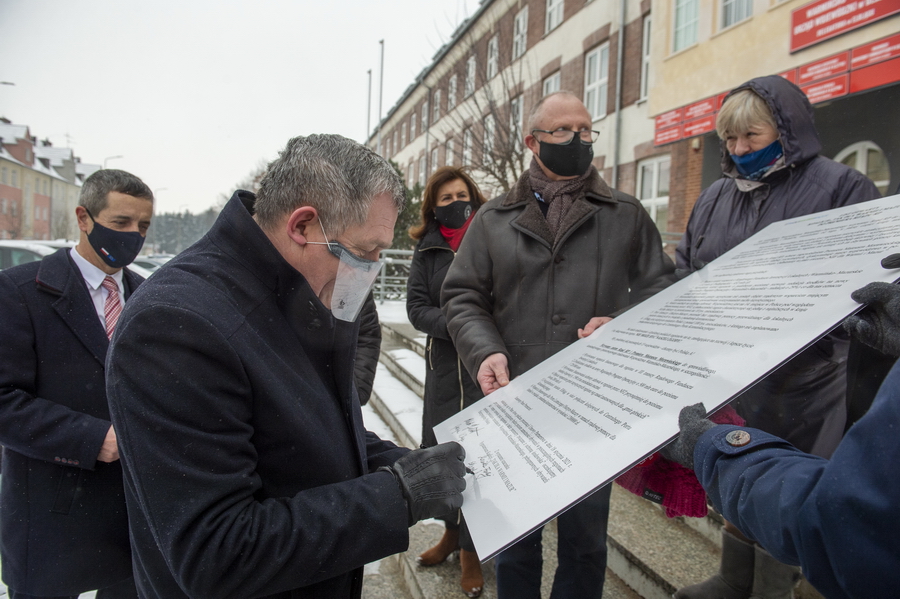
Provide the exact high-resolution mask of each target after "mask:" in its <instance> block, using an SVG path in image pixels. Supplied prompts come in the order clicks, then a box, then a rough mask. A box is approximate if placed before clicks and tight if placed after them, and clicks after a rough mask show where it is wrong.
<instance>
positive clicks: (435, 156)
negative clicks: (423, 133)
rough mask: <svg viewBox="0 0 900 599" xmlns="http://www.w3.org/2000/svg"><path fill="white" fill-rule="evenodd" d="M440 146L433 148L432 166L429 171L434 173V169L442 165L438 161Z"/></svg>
mask: <svg viewBox="0 0 900 599" xmlns="http://www.w3.org/2000/svg"><path fill="white" fill-rule="evenodd" d="M438 148H439V146H434V149H433V150H431V168H430V169H429V172H432V173H433V172H434V169H436V168H437V167H439V166H440V164H439V163H438Z"/></svg>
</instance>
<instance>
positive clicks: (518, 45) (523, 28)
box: [512, 6, 528, 60]
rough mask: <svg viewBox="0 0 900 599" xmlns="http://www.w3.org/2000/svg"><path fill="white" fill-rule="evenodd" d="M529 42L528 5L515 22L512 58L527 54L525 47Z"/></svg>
mask: <svg viewBox="0 0 900 599" xmlns="http://www.w3.org/2000/svg"><path fill="white" fill-rule="evenodd" d="M527 43H528V7H527V6H526V7H525V8H523V9H522V10H520V11H519V14H517V15H516V19H515V21H514V22H513V47H512V59H513V60H515V59H517V58H518V57H520V56H522V55H523V54H525V47H526V45H527Z"/></svg>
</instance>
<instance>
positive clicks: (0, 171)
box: [0, 119, 100, 240]
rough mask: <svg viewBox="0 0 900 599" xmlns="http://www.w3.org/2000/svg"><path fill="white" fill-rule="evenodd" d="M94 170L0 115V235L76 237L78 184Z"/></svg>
mask: <svg viewBox="0 0 900 599" xmlns="http://www.w3.org/2000/svg"><path fill="white" fill-rule="evenodd" d="M99 168H100V167H99V165H89V164H82V163H81V161H80V159H79V158H78V157H77V156H75V155H74V154H73V152H72V150H71V149H69V148H54V147H53V146H52V145H51V144H50V142H49V141H47V140H43V141H38V139H37V138H36V137H33V136H32V135H31V133H30V131H29V129H28V127H27V126H25V125H15V124H12V123H10V122H9V121H7V120H5V119H0V239H45V240H46V239H77V238H78V224H77V223H76V222H75V206H76V205H77V204H78V198H79V195H80V193H81V183H82V182H83V181H84V179H85V178H86V177H87V176H89V175H90V174H91V173H93V172H94V171H96V170H98V169H99Z"/></svg>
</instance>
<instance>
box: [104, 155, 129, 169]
mask: <svg viewBox="0 0 900 599" xmlns="http://www.w3.org/2000/svg"><path fill="white" fill-rule="evenodd" d="M116 158H125V157H124V156H107V157H106V158H104V159H103V168H106V163H107V162H109V161H110V160H114V159H116Z"/></svg>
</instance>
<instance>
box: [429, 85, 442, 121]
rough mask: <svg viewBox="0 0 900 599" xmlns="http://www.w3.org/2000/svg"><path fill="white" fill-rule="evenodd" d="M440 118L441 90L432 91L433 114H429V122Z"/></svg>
mask: <svg viewBox="0 0 900 599" xmlns="http://www.w3.org/2000/svg"><path fill="white" fill-rule="evenodd" d="M440 118H441V90H435V92H434V114H433V115H432V116H431V122H432V123H436V122H438V121H439V120H440Z"/></svg>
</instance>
